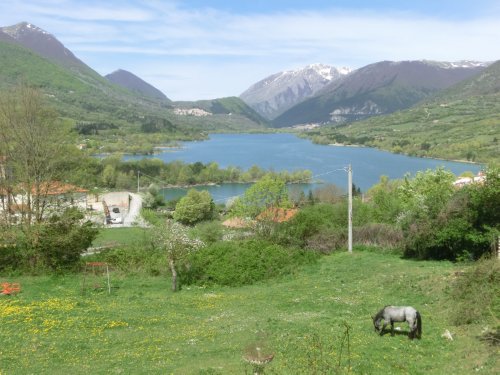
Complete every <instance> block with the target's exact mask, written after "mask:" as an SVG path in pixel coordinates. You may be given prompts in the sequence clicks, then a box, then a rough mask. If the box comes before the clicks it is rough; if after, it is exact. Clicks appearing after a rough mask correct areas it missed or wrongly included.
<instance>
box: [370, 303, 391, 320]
mask: <svg viewBox="0 0 500 375" xmlns="http://www.w3.org/2000/svg"><path fill="white" fill-rule="evenodd" d="M388 306H390V305H386V306H384V307H383V308H382V309H381V310H380V311H379V312H378V313H376V314H375V316H374V317H373V321H374V322H375V321H377V320H379V319H382V316H383V315H384V310H385V308H386V307H388Z"/></svg>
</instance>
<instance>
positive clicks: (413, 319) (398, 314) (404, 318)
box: [372, 306, 422, 340]
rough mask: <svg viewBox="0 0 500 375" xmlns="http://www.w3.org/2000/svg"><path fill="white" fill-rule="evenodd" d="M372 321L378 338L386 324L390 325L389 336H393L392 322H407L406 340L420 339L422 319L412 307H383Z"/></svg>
mask: <svg viewBox="0 0 500 375" xmlns="http://www.w3.org/2000/svg"><path fill="white" fill-rule="evenodd" d="M372 319H373V326H374V327H375V331H377V332H380V336H382V335H383V334H384V329H385V327H387V325H388V324H390V325H391V334H392V335H393V336H394V322H408V326H409V327H410V332H409V333H408V338H410V339H411V340H413V339H414V338H415V337H416V338H418V339H420V338H421V337H422V317H421V316H420V313H419V312H418V311H417V310H416V309H415V308H414V307H411V306H385V307H384V308H383V309H382V310H380V311H379V312H378V313H377V314H376V315H375V316H373V317H372ZM382 320H383V321H384V323H383V324H382Z"/></svg>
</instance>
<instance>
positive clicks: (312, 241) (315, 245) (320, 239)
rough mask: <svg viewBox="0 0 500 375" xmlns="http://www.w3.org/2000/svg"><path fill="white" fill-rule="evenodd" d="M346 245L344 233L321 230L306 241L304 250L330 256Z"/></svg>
mask: <svg viewBox="0 0 500 375" xmlns="http://www.w3.org/2000/svg"><path fill="white" fill-rule="evenodd" d="M346 244H347V233H346V231H339V230H334V229H325V230H321V231H319V232H318V233H315V234H313V235H312V236H311V237H309V238H308V239H307V240H306V245H305V248H306V249H309V250H314V251H318V252H320V253H321V254H330V253H332V252H333V251H334V250H338V249H341V248H345V247H346Z"/></svg>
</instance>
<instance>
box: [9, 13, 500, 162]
mask: <svg viewBox="0 0 500 375" xmlns="http://www.w3.org/2000/svg"><path fill="white" fill-rule="evenodd" d="M499 70H500V69H499V68H498V63H494V64H491V65H490V64H489V63H484V62H475V61H459V62H436V61H428V60H421V61H396V62H394V61H382V62H377V63H374V64H370V65H367V66H365V67H362V68H359V69H355V70H353V69H350V68H345V67H344V68H336V67H333V66H329V65H324V64H312V65H308V66H306V67H304V68H301V69H296V70H291V71H290V70H289V71H283V72H280V73H276V74H273V75H271V76H269V77H267V78H265V79H263V80H261V81H259V82H257V83H255V84H253V85H252V86H251V87H249V88H248V89H247V90H245V91H244V92H243V93H242V94H241V95H240V97H228V98H216V99H213V100H203V101H195V102H175V101H171V100H170V99H168V98H167V96H166V95H165V94H164V93H162V92H161V91H160V90H158V89H156V88H155V87H154V86H152V85H151V84H149V83H147V82H145V81H143V80H142V79H141V78H139V77H137V76H136V75H134V74H133V73H131V72H127V71H124V70H121V69H118V70H116V71H115V72H113V73H111V74H108V75H107V76H105V77H103V76H101V75H100V74H98V73H97V72H96V71H94V70H93V69H92V68H91V67H89V66H87V65H86V64H85V63H84V62H83V61H81V60H80V59H78V58H77V57H76V56H75V55H74V54H73V53H72V52H71V51H70V50H68V49H67V48H66V47H65V46H64V45H63V44H62V43H61V42H59V41H58V40H57V39H56V38H55V37H54V36H53V35H51V34H50V33H48V32H46V31H44V30H42V29H40V28H38V27H37V26H35V25H33V24H30V23H27V22H22V23H20V24H17V25H14V26H8V27H2V28H0V89H4V90H5V89H8V88H10V87H12V86H15V85H18V84H19V83H27V84H29V85H33V86H36V87H39V88H40V89H41V90H43V91H44V93H45V94H46V97H47V99H48V100H49V101H50V104H51V105H53V106H54V107H56V108H57V109H58V111H59V113H60V114H61V116H62V117H64V118H66V119H68V121H70V122H72V123H73V124H75V127H76V128H78V129H82V128H85V126H86V124H89V123H90V125H89V126H91V127H95V129H97V128H99V129H111V130H110V131H109V136H110V139H114V138H113V137H116V131H115V130H113V129H117V128H121V129H122V130H121V131H120V134H125V135H126V134H129V133H130V134H137V133H141V131H142V132H144V131H145V130H147V132H149V133H151V132H153V133H154V132H155V131H157V130H158V129H160V128H161V129H162V131H163V132H164V133H168V134H175V137H173V138H172V137H170V138H168V139H170V140H172V139H193V138H199V137H200V136H201V137H202V138H203V137H204V136H205V135H203V134H205V133H206V132H209V131H222V130H231V131H246V130H250V129H252V130H263V129H264V128H266V127H269V126H274V127H289V126H294V125H296V124H311V123H313V124H334V125H335V128H334V130H332V128H330V129H326V130H325V131H321V132H316V133H312V134H311V136H314V134H316V135H317V136H319V137H324V138H325V139H327V140H329V141H335V142H338V141H339V139H344V140H345V139H347V140H349V142H354V143H364V144H367V145H369V146H375V147H381V148H385V149H390V150H392V151H395V152H399V151H401V150H402V151H403V152H407V153H412V154H415V155H418V156H435V155H441V157H443V156H442V154H439V151H437V150H439V149H446V147H448V146H445V145H446V144H449V145H450V146H449V147H448V149H449V150H451V149H452V148H453V147H455V149H456V150H460V151H459V152H458V151H457V152H455V151H449V154H450V155H452V157H454V158H462V159H463V158H465V156H464V155H465V154H467V155H468V156H467V158H469V159H471V157H470V155H472V154H474V153H476V154H477V155H481V153H478V152H476V151H475V150H472V151H471V150H470V149H469V148H470V147H472V146H471V145H472V144H473V142H471V140H472V139H473V140H475V141H477V142H479V143H477V144H475V143H474V145H475V146H474V147H476V148H480V149H487V150H489V151H488V153H487V155H486V156H485V157H486V158H488V157H489V156H488V155H494V154H495V152H497V151H498V145H495V144H492V143H491V142H490V141H489V140H488V139H490V138H491V139H495V140H497V141H498V138H500V137H498V136H495V135H494V134H495V131H496V132H497V134H498V114H499V113H500V108H499V104H498V103H499V102H500V100H499V97H498V95H499V94H498V93H499V91H500V89H499V85H498V79H499V78H498V77H499ZM228 78H230V77H228ZM391 113H394V114H393V115H389V116H381V115H387V114H391ZM446 114H451V115H450V116H449V117H446V116H447V115H446ZM432 116H435V117H434V118H433V117H432ZM369 117H372V118H371V119H370V120H366V121H361V122H354V121H358V120H363V119H367V118H369ZM431 118H433V120H432V121H433V122H429V121H430V119H431ZM158 119H160V120H161V121H160V122H158V121H159V120H158ZM466 120H467V121H466ZM434 121H437V122H434ZM464 121H466V122H464ZM152 123H153V124H157V123H161V124H167V125H168V126H167V125H165V126H162V127H157V126H151V124H152ZM346 123H348V124H350V125H349V126H348V127H346V126H344V125H345V124H346ZM82 124H83V125H82ZM96 124H97V125H96ZM99 124H100V125H99ZM351 124H352V126H351ZM387 124H392V125H387ZM456 124H460V126H459V127H458V128H457V127H456ZM445 125H446V126H445ZM391 126H392V128H391ZM492 126H493V128H492ZM93 129H94V128H93ZM141 129H142V130H141ZM394 129H395V130H394ZM435 129H440V131H441V132H442V133H444V134H446V133H447V132H448V130H449V129H453V132H455V133H456V134H457V136H456V138H457V140H459V141H460V142H461V143H462V145H456V144H455V145H454V143H453V137H452V135H451V134H450V135H448V136H447V138H446V139H443V140H442V142H437V143H436V142H433V139H434V140H436V139H441V138H440V135H439V134H440V133H434V130H435ZM463 129H465V131H462V130H463ZM103 132H105V131H103ZM329 132H330V133H329ZM377 132H379V133H380V134H378V133H377ZM413 132H415V134H420V135H419V137H420V138H419V140H422V142H421V143H415V142H412V135H413ZM419 132H420V133H419ZM424 133H425V134H434V137H433V139H428V138H427V137H426V136H424ZM141 134H142V133H141ZM474 134H477V135H478V136H477V137H475V135H474ZM149 136H150V138H149V139H151V142H159V139H160V138H158V136H157V134H156V133H154V134H149ZM402 136H405V137H407V138H408V139H406V140H403V141H401V140H398V137H402ZM342 137H344V138H342ZM450 137H451V138H450ZM162 139H164V138H162ZM450 140H451V141H450ZM160 142H161V141H160ZM124 143H125V144H127V142H124ZM129 143H130V142H129ZM410 145H411V147H410ZM422 145H424V146H422ZM464 145H465V146H464ZM464 150H465V151H464ZM495 150H496V151H495ZM471 153H472V154H471ZM483 159H484V158H483Z"/></svg>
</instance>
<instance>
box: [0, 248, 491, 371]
mask: <svg viewBox="0 0 500 375" xmlns="http://www.w3.org/2000/svg"><path fill="white" fill-rule="evenodd" d="M461 268H463V266H461V267H460V266H457V265H455V264H452V263H448V262H415V261H409V260H402V259H400V258H399V257H398V256H394V255H389V254H384V255H382V254H377V253H371V252H355V253H354V254H352V255H349V254H347V253H338V254H334V255H331V256H328V257H324V258H322V260H321V261H320V263H319V264H317V265H314V266H309V267H308V268H306V269H304V270H302V271H301V272H300V273H298V274H297V275H295V276H293V277H292V276H290V277H288V278H284V279H281V280H277V281H273V282H269V283H263V284H258V285H253V286H248V287H241V288H218V287H216V288H199V287H191V288H184V289H183V290H182V291H181V292H178V293H176V294H173V293H171V292H170V291H169V286H170V284H169V280H166V279H164V278H160V277H158V278H140V277H133V278H130V277H129V278H125V277H119V276H118V275H117V274H116V273H115V274H112V277H111V282H112V285H113V286H114V287H116V288H114V289H113V290H112V293H111V295H107V294H106V293H103V292H96V291H89V292H87V293H85V294H84V295H82V289H81V286H82V283H81V282H82V277H81V276H75V275H72V276H67V277H57V278H56V277H19V278H18V279H16V280H15V281H20V282H21V283H22V288H23V291H22V293H21V294H19V295H18V296H15V297H2V298H1V299H0V327H1V329H0V342H1V343H2V344H1V346H0V373H1V374H2V375H7V374H31V373H36V374H49V373H50V374H59V373H60V374H63V373H73V374H84V373H92V374H104V373H106V374H107V373H133V374H138V373H148V374H166V373H172V374H219V373H220V374H244V373H251V370H252V368H251V366H250V365H248V364H246V363H245V362H244V361H243V360H242V355H243V354H244V352H245V349H247V351H248V350H250V349H249V348H250V347H251V346H252V345H256V343H258V345H260V346H261V347H262V348H263V350H266V351H269V352H270V353H274V360H273V361H272V362H271V364H270V365H268V367H267V368H266V373H271V374H273V373H274V374H315V373H317V374H322V373H324V374H332V373H335V372H336V371H339V372H342V373H343V372H348V371H349V369H350V371H351V372H352V373H363V374H424V373H425V374H447V373H455V374H468V373H471V372H475V371H479V372H480V373H484V374H493V373H498V370H499V367H498V366H499V363H498V359H497V358H498V349H495V348H493V347H491V346H488V345H487V344H486V343H483V342H481V341H479V340H478V336H479V335H480V333H481V330H482V329H483V328H484V327H483V325H474V324H472V325H467V326H460V327H455V326H452V325H451V323H450V321H449V320H448V315H449V313H450V311H452V310H453V302H451V303H452V304H449V297H448V296H447V294H446V290H447V289H448V288H449V286H450V285H452V283H453V282H454V281H455V279H456V278H457V277H460V276H457V274H456V271H458V270H460V269H461ZM0 279H2V280H4V279H5V278H3V277H0ZM13 281H14V280H13ZM387 304H398V305H413V306H415V307H416V308H417V309H418V310H419V311H420V312H421V314H422V317H423V338H422V340H420V341H419V340H415V341H410V340H408V339H407V338H406V336H405V335H402V334H397V335H396V336H394V337H391V336H390V335H385V336H383V337H380V336H378V335H377V334H376V333H375V332H374V331H373V326H372V322H371V318H370V315H371V314H374V313H375V312H376V311H377V310H378V309H380V308H381V307H383V306H384V305H387ZM346 324H347V325H348V326H346ZM347 327H348V328H347ZM401 329H402V331H407V326H405V325H401ZM446 329H448V330H450V331H451V332H452V334H453V335H454V338H455V339H454V340H453V341H449V340H446V339H444V338H443V337H441V335H442V334H443V332H444V331H445V330H446ZM495 350H496V351H495ZM339 364H340V366H339Z"/></svg>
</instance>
